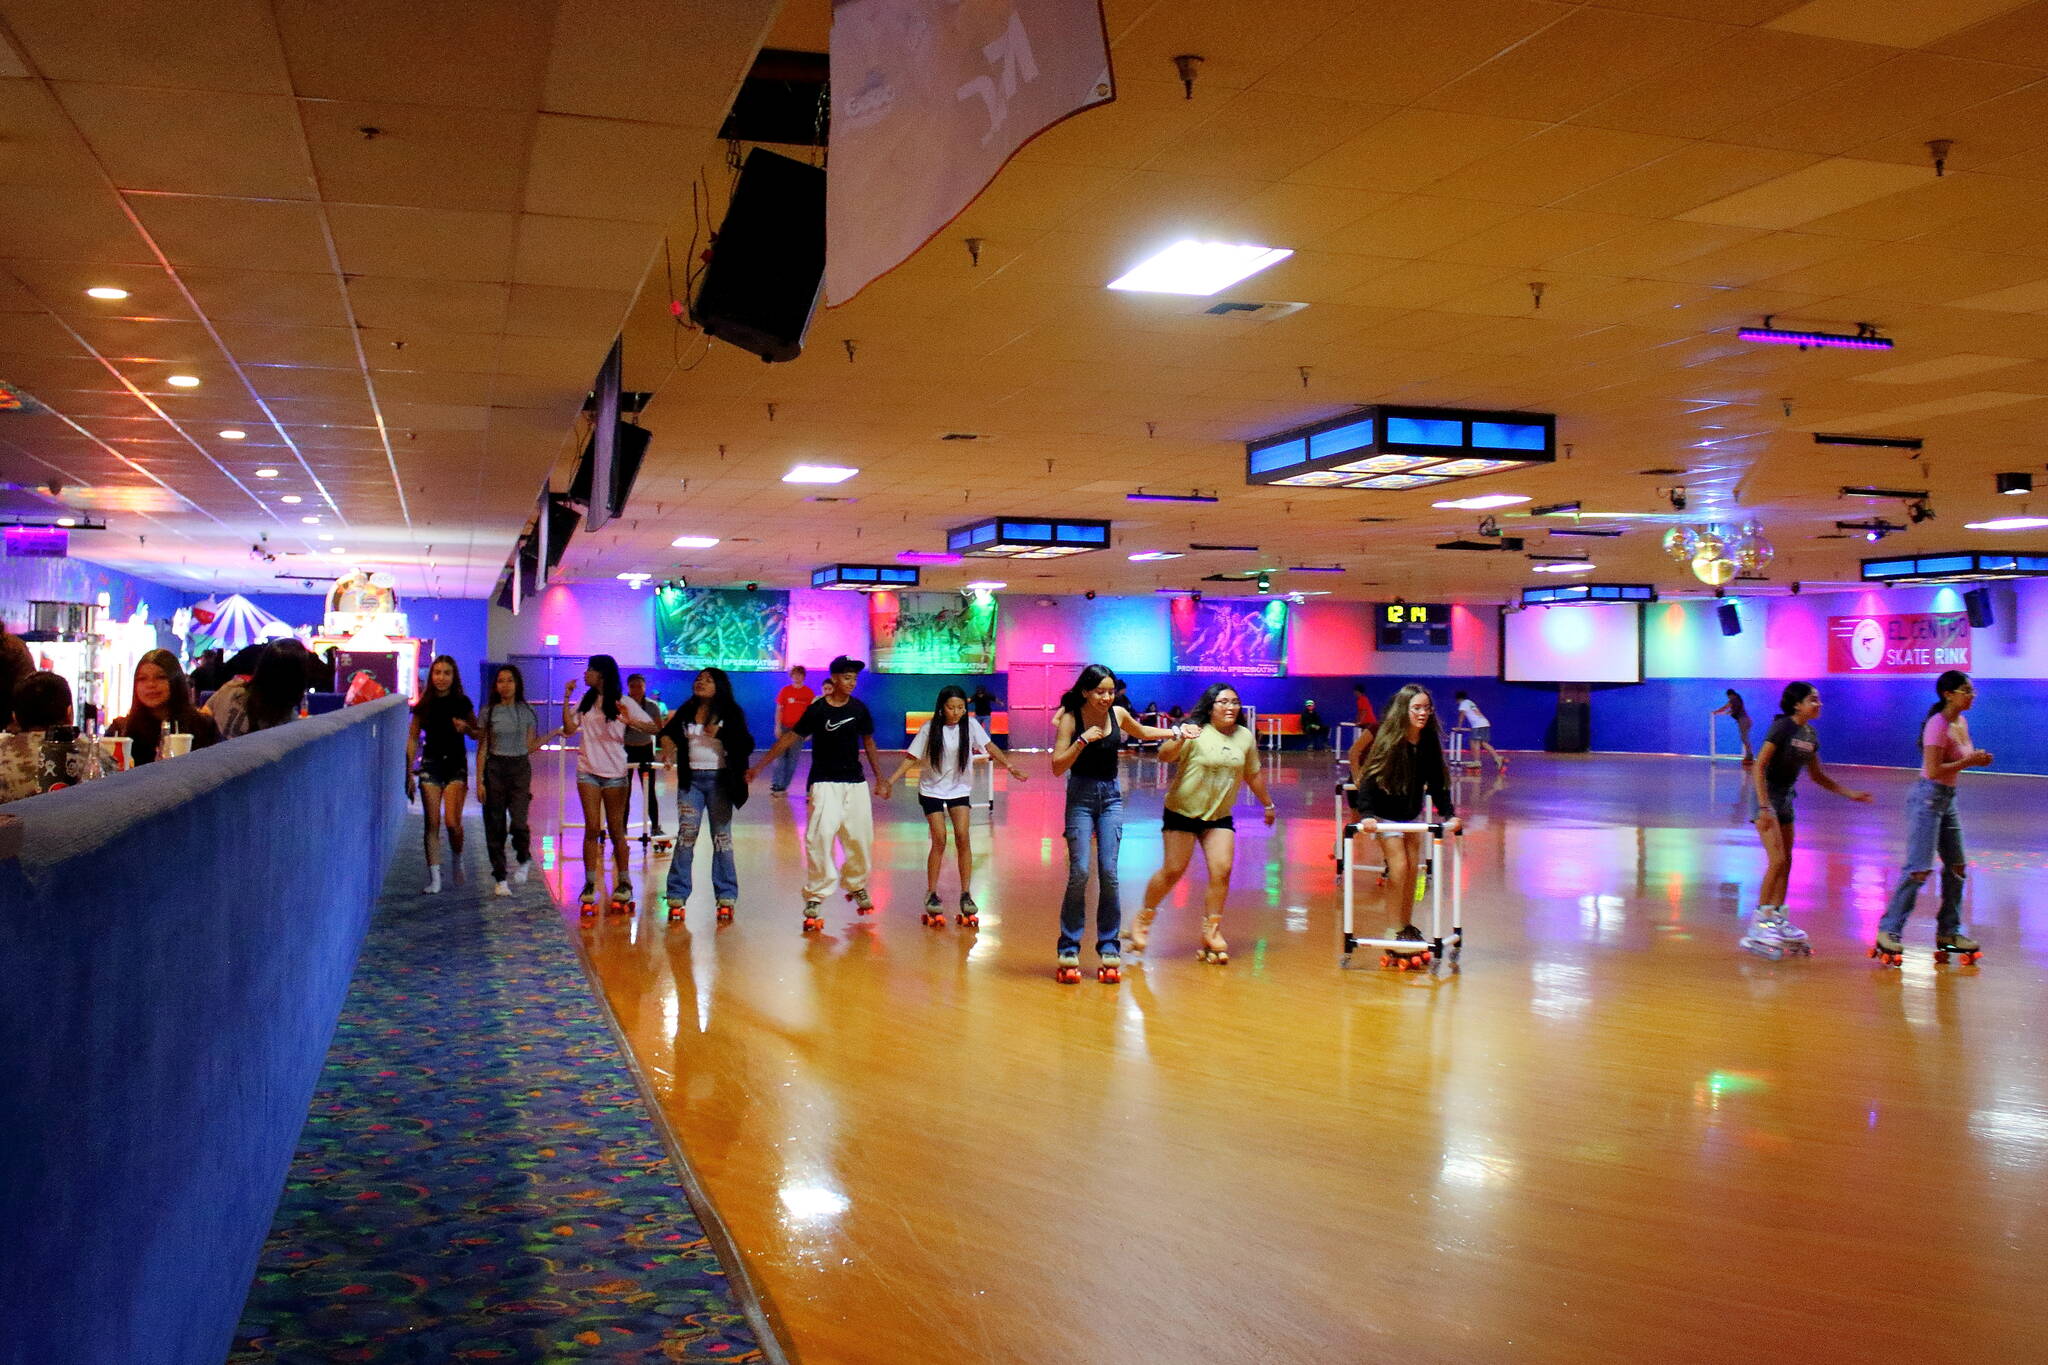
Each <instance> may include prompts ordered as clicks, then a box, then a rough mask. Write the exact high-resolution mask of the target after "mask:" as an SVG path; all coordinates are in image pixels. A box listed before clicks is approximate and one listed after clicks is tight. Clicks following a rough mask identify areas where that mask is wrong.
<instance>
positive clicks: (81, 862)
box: [0, 698, 405, 1365]
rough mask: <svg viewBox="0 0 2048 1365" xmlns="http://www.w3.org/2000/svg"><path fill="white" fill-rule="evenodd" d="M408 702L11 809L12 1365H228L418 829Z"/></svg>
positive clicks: (2, 1084)
mask: <svg viewBox="0 0 2048 1365" xmlns="http://www.w3.org/2000/svg"><path fill="white" fill-rule="evenodd" d="M402 707H403V703H402V701H401V700H399V699H397V698H391V699H387V700H386V701H383V702H379V703H373V704H371V705H369V706H364V707H358V708H356V709H354V710H351V711H344V712H339V713H337V714H335V715H332V716H323V717H316V718H314V719H312V720H304V721H299V722H297V723H296V724H293V725H288V726H285V727H283V728H281V729H278V730H272V731H266V732H263V733H260V734H256V735H250V736H248V737H246V738H243V739H238V740H234V741H232V742H230V743H227V744H223V745H219V746H217V747H215V748H213V749H209V750H205V751H203V752H200V753H196V754H193V755H191V756H190V757H188V758H181V759H176V760H173V761H171V762H168V763H155V764H151V765H149V766H148V767H145V768H141V769H138V770H136V771H134V772H132V773H125V774H121V775H118V776H113V777H108V778H105V779H102V780H101V781H98V782H91V783H87V784H84V785H83V786H79V787H76V788H73V789H71V790H68V791H61V792H53V793H51V794H49V795H47V796H38V797H32V798H30V799H28V800H26V801H21V802H17V803H14V804H12V805H9V806H7V807H6V808H5V812H4V814H7V815H13V816H16V817H18V818H19V820H20V822H21V828H22V834H23V842H22V850H21V853H20V855H19V857H18V858H10V859H6V860H4V861H0V981H4V982H5V983H6V985H5V989H4V990H0V1059H5V1060H4V1066H0V1227H4V1228H6V1229H7V1230H8V1232H7V1246H6V1249H5V1252H4V1253H0V1323H4V1324H5V1326H4V1328H0V1361H6V1362H11V1363H12V1362H19V1365H31V1363H32V1365H105V1363H106V1362H111V1361H138V1362H139V1361H150V1362H162V1363H163V1365H219V1361H220V1360H221V1359H222V1358H223V1357H224V1356H225V1355H226V1353H227V1350H228V1347H229V1345H230V1343H231V1340H232V1336H233V1333H234V1329H235V1324H236V1322H237V1320H238V1319H239V1317H240V1315H241V1311H242V1305H243V1302H244V1301H245V1299H246V1298H247V1296H248V1292H249V1284H250V1281H251V1279H252V1278H253V1276H254V1274H255V1269H256V1261H257V1257H258V1254H259V1253H260V1252H261V1250H262V1246H263V1239H264V1237H265V1235H266V1234H267V1232H268V1231H269V1228H270V1221H271V1218H272V1215H273V1214H274V1213H275V1211H276V1207H277V1201H278V1196H279V1194H280V1192H281V1191H282V1189H283V1187H284V1180H285V1174H286V1171H287V1170H288V1169H289V1167H290V1164H291V1158H292V1152H293V1149H294V1147H295V1146H296V1144H297V1141H298V1136H299V1131H300V1129H301V1127H302V1126H303V1125H304V1123H305V1118H306V1110H307V1106H308V1104H309V1103H310V1102H311V1098H312V1094H313V1088H314V1085H315V1083H316V1082H317V1080H318V1078H319V1074H320V1068H321V1065H322V1063H323V1060H324V1058H325V1057H326V1053H327V1048H328V1044H329V1042H330V1041H331V1040H332V1038H333V1034H334V1027H335V1022H336V1020H337V1019H338V1018H339V1017H340V1013H341V1007H342V1001H343V999H344V997H345V995H346V993H347V989H348V982H349V977H350V975H351V973H352V972H353V970H354V966H355V959H356V954H357V951H358V949H359V948H360V947H361V944H362V940H363V933H364V930H365V928H366V926H367V925H368V923H369V915H370V909H371V906H372V904H373V903H374V901H375V899H376V896H377V892H378V889H379V887H380V886H381V884H382V881H383V875H384V865H385V863H386V861H387V859H388V855H389V853H390V851H391V848H392V844H393V841H394V839H395V838H396V837H397V833H398V830H399V825H400V820H401V818H402V816H403V815H404V793H403V788H402V782H401V769H402V766H403V755H404V750H405V712H404V710H403V709H402Z"/></svg>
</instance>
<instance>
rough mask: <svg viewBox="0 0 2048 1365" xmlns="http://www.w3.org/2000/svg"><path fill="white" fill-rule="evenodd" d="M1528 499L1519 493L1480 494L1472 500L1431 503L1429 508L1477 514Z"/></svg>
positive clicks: (1459, 499) (1454, 499)
mask: <svg viewBox="0 0 2048 1365" xmlns="http://www.w3.org/2000/svg"><path fill="white" fill-rule="evenodd" d="M1527 501H1528V499H1527V498H1526V497H1524V496H1522V495H1521V494H1520V493H1481V494H1479V495H1478V496H1477V497H1472V498H1452V499H1451V500H1450V501H1448V502H1433V503H1431V504H1430V506H1431V507H1455V508H1459V509H1462V510H1464V511H1467V512H1477V511H1481V510H1483V509H1484V508H1488V507H1512V506H1514V505H1515V504H1516V503H1518V502H1527Z"/></svg>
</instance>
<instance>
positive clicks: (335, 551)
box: [327, 545, 348, 555]
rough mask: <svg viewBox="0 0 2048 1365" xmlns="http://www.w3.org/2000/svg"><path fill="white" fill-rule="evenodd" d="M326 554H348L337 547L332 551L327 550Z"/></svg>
mask: <svg viewBox="0 0 2048 1365" xmlns="http://www.w3.org/2000/svg"><path fill="white" fill-rule="evenodd" d="M327 553H329V554H331V555H345V554H347V553H348V551H347V550H344V549H342V548H341V546H339V545H337V546H335V547H334V548H333V549H331V550H329V551H328V552H327Z"/></svg>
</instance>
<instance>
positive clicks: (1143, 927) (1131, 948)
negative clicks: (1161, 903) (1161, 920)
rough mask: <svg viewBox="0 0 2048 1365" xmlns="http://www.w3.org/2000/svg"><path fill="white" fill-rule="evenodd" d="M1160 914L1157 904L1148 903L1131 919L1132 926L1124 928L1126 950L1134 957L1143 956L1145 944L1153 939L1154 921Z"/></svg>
mask: <svg viewBox="0 0 2048 1365" xmlns="http://www.w3.org/2000/svg"><path fill="white" fill-rule="evenodd" d="M1158 916H1159V910H1158V907H1156V906H1151V905H1148V906H1146V907H1145V908H1144V909H1142V910H1140V911H1139V912H1138V917H1137V918H1136V919H1134V920H1132V921H1131V927H1130V928H1128V929H1126V930H1124V951H1125V952H1127V953H1129V954H1130V955H1131V956H1132V957H1143V956H1144V955H1145V945H1146V944H1147V943H1148V942H1150V941H1151V939H1152V921H1153V920H1154V919H1157V918H1158Z"/></svg>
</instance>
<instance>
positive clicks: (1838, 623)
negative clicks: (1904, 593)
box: [1828, 612, 1970, 673]
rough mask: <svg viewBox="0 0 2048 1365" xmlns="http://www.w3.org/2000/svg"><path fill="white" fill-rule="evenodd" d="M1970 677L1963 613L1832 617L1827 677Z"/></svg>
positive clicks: (1967, 633) (1967, 631)
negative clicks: (1957, 671)
mask: <svg viewBox="0 0 2048 1365" xmlns="http://www.w3.org/2000/svg"><path fill="white" fill-rule="evenodd" d="M1951 668H1954V669H1960V670H1961V671H1963V672H1965V673H1967V672H1969V671H1970V618H1969V617H1968V616H1966V615H1965V614H1963V613H1962V612H1942V613H1939V614H1936V613H1931V612H1914V613H1911V614H1909V615H1903V616H1830V617H1829V618H1828V672H1830V673H1943V672H1946V671H1947V670H1949V669H1951Z"/></svg>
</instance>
